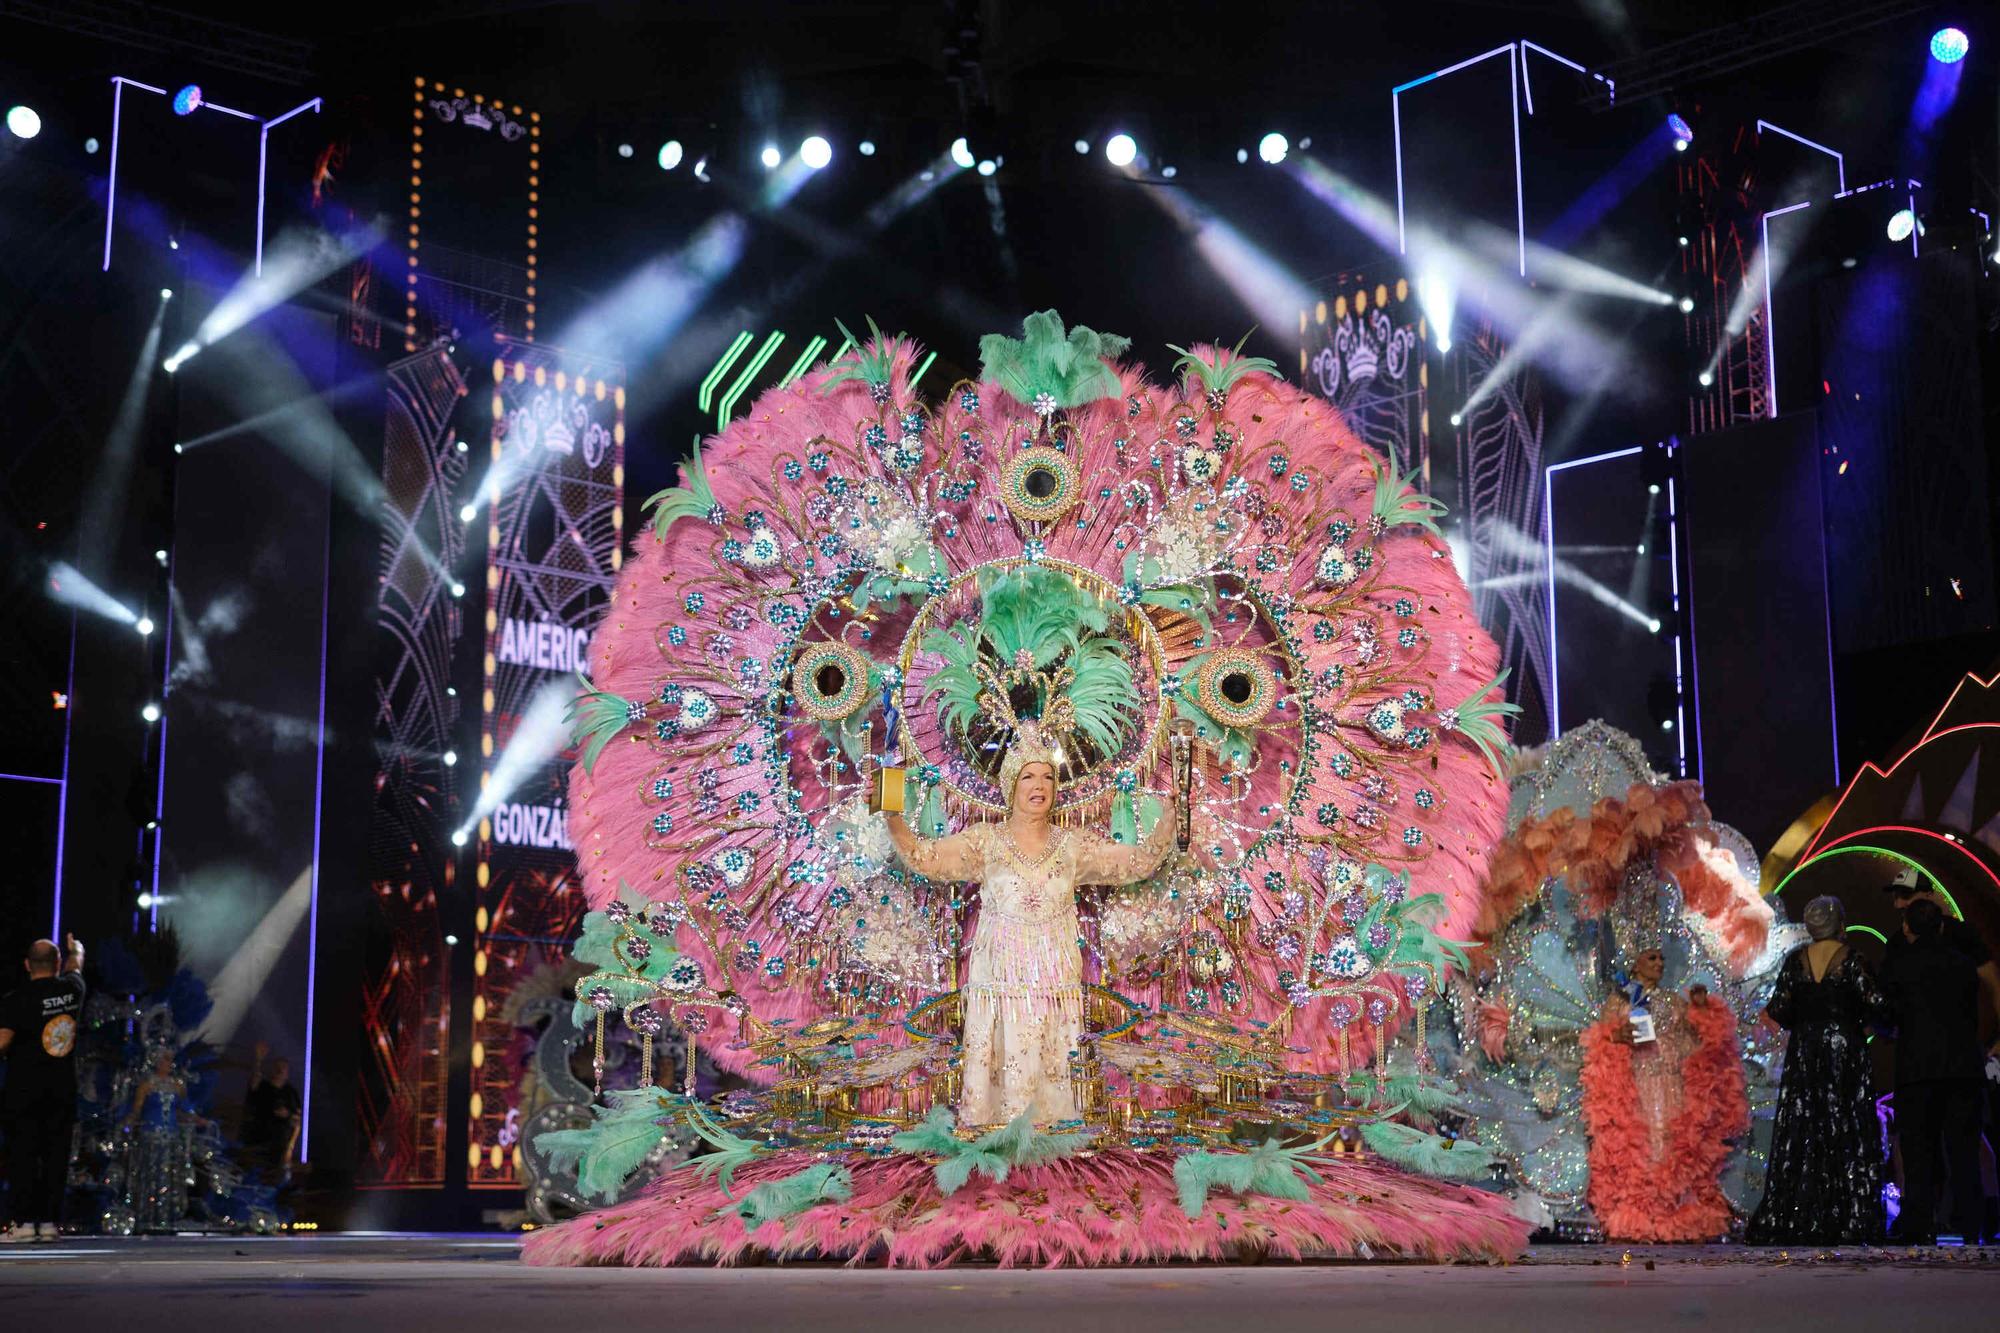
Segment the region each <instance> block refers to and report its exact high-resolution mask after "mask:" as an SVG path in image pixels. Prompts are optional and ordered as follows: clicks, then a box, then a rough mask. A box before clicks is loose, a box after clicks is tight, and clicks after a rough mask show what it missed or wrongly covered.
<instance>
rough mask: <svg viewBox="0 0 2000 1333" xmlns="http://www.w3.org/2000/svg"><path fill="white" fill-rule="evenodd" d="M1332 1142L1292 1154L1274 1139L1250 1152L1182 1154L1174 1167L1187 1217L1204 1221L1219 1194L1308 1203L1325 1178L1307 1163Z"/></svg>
mask: <svg viewBox="0 0 2000 1333" xmlns="http://www.w3.org/2000/svg"><path fill="white" fill-rule="evenodd" d="M1331 1137H1332V1136H1331V1135H1329V1136H1328V1138H1331ZM1327 1141H1328V1140H1327V1139H1319V1140H1317V1141H1316V1142H1313V1143H1307V1144H1301V1145H1300V1146H1299V1147H1296V1148H1287V1147H1286V1146H1285V1145H1284V1144H1282V1143H1280V1142H1279V1141H1278V1140H1277V1139H1275V1138H1271V1139H1265V1140H1264V1142H1263V1144H1262V1145H1261V1146H1259V1147H1256V1148H1252V1149H1251V1150H1250V1151H1248V1152H1191V1153H1182V1154H1181V1156H1180V1157H1179V1158H1178V1159H1177V1160H1176V1161H1175V1162H1174V1184H1175V1185H1176V1186H1178V1187H1179V1190H1180V1198H1181V1211H1182V1212H1184V1213H1186V1214H1187V1215H1188V1216H1189V1217H1200V1216H1201V1210H1202V1208H1203V1207H1204V1206H1205V1205H1206V1204H1207V1203H1208V1192H1209V1191H1210V1190H1216V1189H1224V1190H1228V1191H1230V1192H1231V1193H1233V1194H1263V1195H1268V1196H1269V1197H1271V1198H1274V1199H1291V1200H1293V1201H1295V1202H1299V1203H1303V1202H1305V1201H1306V1200H1307V1199H1308V1198H1310V1197H1311V1196H1310V1195H1309V1194H1308V1193H1307V1191H1306V1183H1307V1182H1308V1181H1310V1182H1312V1183H1313V1184H1315V1185H1316V1184H1318V1183H1319V1180H1320V1176H1319V1172H1317V1171H1315V1170H1313V1169H1312V1167H1310V1166H1308V1165H1307V1161H1308V1160H1309V1159H1310V1157H1311V1155H1312V1154H1313V1153H1315V1152H1318V1151H1319V1150H1320V1149H1321V1148H1323V1147H1325V1146H1326V1144H1327Z"/></svg>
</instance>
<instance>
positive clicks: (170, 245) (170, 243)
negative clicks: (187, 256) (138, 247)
mask: <svg viewBox="0 0 2000 1333" xmlns="http://www.w3.org/2000/svg"><path fill="white" fill-rule="evenodd" d="M93 142H95V141H94V140H93ZM180 248H181V238H180V237H178V236H169V237H167V249H169V250H178V249H180Z"/></svg>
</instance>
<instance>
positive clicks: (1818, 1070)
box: [1743, 948, 1888, 1245]
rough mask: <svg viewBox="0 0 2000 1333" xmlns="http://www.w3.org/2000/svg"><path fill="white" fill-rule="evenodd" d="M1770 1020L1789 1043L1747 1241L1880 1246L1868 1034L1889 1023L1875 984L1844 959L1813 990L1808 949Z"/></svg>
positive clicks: (1790, 969)
mask: <svg viewBox="0 0 2000 1333" xmlns="http://www.w3.org/2000/svg"><path fill="white" fill-rule="evenodd" d="M1766 1012H1768V1013H1769V1014H1770V1015H1771V1017H1772V1018H1773V1019H1774V1020H1775V1021H1776V1022H1778V1023H1779V1024H1780V1025H1781V1026H1783V1027H1784V1028H1786V1029H1787V1030H1788V1031H1789V1032H1790V1033H1791V1038H1790V1040H1789V1041H1787V1042H1786V1044H1785V1076H1784V1082H1783V1084H1782V1085H1781V1086H1780V1087H1779V1090H1778V1115H1777V1123H1776V1125H1775V1126H1774V1129H1773V1132H1772V1135H1771V1160H1770V1167H1769V1170H1768V1171H1767V1173H1766V1175H1765V1186H1764V1202H1763V1203H1761V1204H1759V1205H1758V1207H1757V1213H1756V1215H1755V1216H1754V1217H1752V1218H1751V1219H1750V1226H1749V1229H1748V1230H1747V1231H1746V1232H1745V1233H1744V1237H1743V1238H1744V1240H1746V1241H1747V1242H1749V1243H1750V1244H1752V1245H1838V1244H1869V1243H1874V1244H1879V1243H1880V1242H1881V1240H1882V1132H1881V1127H1880V1124H1879V1122H1878V1121H1877V1119H1876V1116H1875V1100H1874V1097H1873V1096H1872V1095H1871V1094H1872V1089H1871V1086H1870V1078H1869V1073H1870V1068H1869V1065H1870V1062H1869V1057H1868V1025H1869V1024H1871V1023H1880V1022H1883V1021H1885V1020H1886V1019H1887V1017H1888V1007H1887V1004H1886V1003H1885V1001H1884V999H1883V996H1882V989H1881V987H1880V985H1878V984H1877V982H1876V980H1875V974H1874V972H1873V971H1872V970H1870V968H1869V966H1868V963H1867V961H1866V960H1865V959H1863V958H1862V957H1861V955H1860V954H1858V953H1855V952H1854V951H1853V950H1852V949H1849V950H1847V951H1845V952H1844V953H1842V954H1840V955H1839V956H1838V957H1837V958H1835V959H1834V961H1833V965H1832V966H1831V967H1829V968H1828V969H1827V971H1826V975H1825V976H1824V977H1821V978H1820V979H1819V980H1818V981H1814V980H1813V979H1812V973H1811V971H1810V970H1809V968H1808V967H1807V964H1806V951H1805V949H1804V948H1799V949H1794V950H1793V951H1792V954H1791V956H1790V957H1788V958H1786V959H1785V962H1784V965H1783V967H1782V968H1781V969H1780V970H1779V973H1778V986H1777V990H1776V991H1775V992H1774V993H1773V994H1772V996H1771V1004H1770V1008H1769V1009H1768V1010H1767V1011H1766Z"/></svg>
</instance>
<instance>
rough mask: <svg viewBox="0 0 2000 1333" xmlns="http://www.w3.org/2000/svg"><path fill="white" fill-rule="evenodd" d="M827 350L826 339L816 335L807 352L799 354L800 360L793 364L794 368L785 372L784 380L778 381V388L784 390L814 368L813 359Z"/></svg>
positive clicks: (807, 347) (808, 344) (807, 345)
mask: <svg viewBox="0 0 2000 1333" xmlns="http://www.w3.org/2000/svg"><path fill="white" fill-rule="evenodd" d="M825 348H826V339H824V338H822V337H820V336H819V335H818V334H817V333H815V334H814V335H813V336H812V341H811V342H809V343H807V344H806V350H805V351H803V352H800V353H799V359H798V360H796V361H794V362H792V368H791V369H790V370H788V371H786V372H785V375H784V378H783V379H781V380H779V381H778V387H779V388H780V389H782V388H784V387H785V386H786V385H787V384H790V383H791V382H792V381H793V380H795V379H797V378H798V377H799V376H801V375H803V374H805V373H806V371H807V370H808V369H809V368H810V367H811V366H812V363H813V358H814V357H816V356H818V355H819V354H820V352H822V351H823V350H825Z"/></svg>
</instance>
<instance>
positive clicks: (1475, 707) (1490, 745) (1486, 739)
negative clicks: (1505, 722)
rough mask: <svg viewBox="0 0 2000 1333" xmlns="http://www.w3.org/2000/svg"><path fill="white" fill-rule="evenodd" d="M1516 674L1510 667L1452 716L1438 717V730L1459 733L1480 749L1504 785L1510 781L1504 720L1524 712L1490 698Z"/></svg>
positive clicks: (1470, 695) (1469, 695)
mask: <svg viewBox="0 0 2000 1333" xmlns="http://www.w3.org/2000/svg"><path fill="white" fill-rule="evenodd" d="M1512 671H1513V668H1512V667H1508V668H1506V669H1505V670H1503V671H1501V673H1500V674H1499V675H1497V676H1495V677H1494V678H1493V679H1492V680H1489V681H1487V682H1486V683H1485V684H1484V685H1481V686H1480V687H1479V688H1478V689H1476V690H1474V691H1473V692H1472V693H1470V694H1468V695H1467V696H1466V697H1465V702H1464V703H1462V704H1460V705H1459V706H1458V707H1456V708H1453V709H1451V710H1450V711H1448V712H1444V713H1440V714H1438V726H1439V727H1441V728H1443V729H1444V730H1446V731H1456V732H1458V733H1459V734H1460V735H1462V736H1464V737H1465V739H1467V740H1469V741H1471V742H1472V743H1473V744H1474V745H1476V746H1478V747H1479V753H1481V754H1483V755H1485V756H1486V762H1487V763H1489V764H1491V765H1492V766H1493V771H1494V773H1496V774H1497V775H1499V777H1500V778H1501V780H1502V781H1505V779H1506V777H1507V765H1506V763H1505V761H1504V760H1503V759H1502V758H1501V755H1502V753H1503V752H1504V751H1505V750H1506V749H1507V732H1506V730H1505V729H1504V728H1502V727H1501V725H1500V719H1501V718H1503V717H1511V716H1513V715H1514V714H1516V713H1518V712H1520V711H1521V706H1520V705H1519V704H1511V703H1497V704H1496V703H1492V702H1490V701H1489V700H1488V699H1487V698H1486V696H1487V695H1489V694H1491V693H1493V691H1495V690H1497V689H1499V688H1500V687H1501V686H1502V685H1503V684H1505V683H1506V680H1507V677H1508V675H1509V674H1510V673H1511V672H1512Z"/></svg>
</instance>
